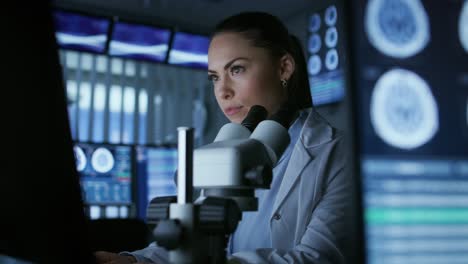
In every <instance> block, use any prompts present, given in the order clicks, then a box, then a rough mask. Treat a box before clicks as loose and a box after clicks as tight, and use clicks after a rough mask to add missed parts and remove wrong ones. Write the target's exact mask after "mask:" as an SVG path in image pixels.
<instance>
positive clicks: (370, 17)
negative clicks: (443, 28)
mask: <svg viewBox="0 0 468 264" xmlns="http://www.w3.org/2000/svg"><path fill="white" fill-rule="evenodd" d="M365 27H366V32H367V35H368V38H369V41H370V42H371V44H372V45H373V46H374V47H375V48H376V49H377V50H379V51H380V52H382V53H383V54H385V55H387V56H390V57H394V58H407V57H410V56H413V55H415V54H417V53H419V52H420V51H421V50H422V49H424V47H425V46H426V45H427V43H428V41H429V39H430V26H429V20H428V17H427V13H426V11H425V9H424V7H423V5H422V3H421V2H420V1H419V0H371V1H369V3H368V4H367V7H366V25H365Z"/></svg>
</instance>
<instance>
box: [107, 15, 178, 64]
mask: <svg viewBox="0 0 468 264" xmlns="http://www.w3.org/2000/svg"><path fill="white" fill-rule="evenodd" d="M170 36H171V31H170V30H169V29H164V28H158V27H153V26H146V25H137V24H131V23H125V22H116V23H115V24H114V28H113V30H112V37H111V40H110V44H109V54H110V55H113V56H118V57H123V58H132V59H140V60H148V61H152V62H164V61H165V60H166V55H167V51H168V48H169V40H170Z"/></svg>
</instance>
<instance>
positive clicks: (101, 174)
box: [73, 143, 133, 205]
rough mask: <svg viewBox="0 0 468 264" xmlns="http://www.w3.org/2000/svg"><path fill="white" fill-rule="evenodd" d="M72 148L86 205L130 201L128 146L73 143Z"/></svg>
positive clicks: (130, 153) (130, 183)
mask: <svg viewBox="0 0 468 264" xmlns="http://www.w3.org/2000/svg"><path fill="white" fill-rule="evenodd" d="M73 150H74V152H75V157H76V169H77V171H78V173H79V174H80V181H81V186H82V189H83V191H84V197H85V202H86V203H87V204H89V205H92V204H101V205H104V204H130V203H132V197H131V187H132V171H133V169H132V148H131V147H130V146H124V145H107V144H91V143H76V144H75V146H74V148H73Z"/></svg>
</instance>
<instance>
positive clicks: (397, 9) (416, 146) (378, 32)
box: [351, 0, 468, 264]
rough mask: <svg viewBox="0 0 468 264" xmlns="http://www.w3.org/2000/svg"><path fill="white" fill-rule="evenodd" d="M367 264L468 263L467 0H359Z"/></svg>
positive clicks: (356, 44)
mask: <svg viewBox="0 0 468 264" xmlns="http://www.w3.org/2000/svg"><path fill="white" fill-rule="evenodd" d="M351 11H352V16H353V19H352V21H353V23H352V24H353V27H352V36H353V39H354V41H353V49H352V51H353V52H354V54H353V58H354V59H353V62H352V68H353V70H354V71H353V76H354V79H355V82H354V87H353V88H354V91H353V92H354V93H355V99H356V101H355V106H356V108H355V110H356V112H355V113H356V115H355V119H356V121H357V126H356V132H357V140H358V143H359V144H358V150H359V152H358V153H357V156H356V157H358V161H357V162H358V164H359V167H360V175H361V182H362V185H361V186H362V187H361V188H362V198H363V199H362V205H363V209H364V212H363V218H364V235H365V239H366V240H365V241H366V259H367V263H369V264H374V263H468V251H467V250H466V249H467V246H468V244H467V243H468V229H467V227H468V45H467V44H468V43H467V38H468V31H467V30H468V22H467V21H468V1H437V0H434V1H419V0H398V1H395V0H370V1H365V0H358V1H353V5H352V10H351Z"/></svg>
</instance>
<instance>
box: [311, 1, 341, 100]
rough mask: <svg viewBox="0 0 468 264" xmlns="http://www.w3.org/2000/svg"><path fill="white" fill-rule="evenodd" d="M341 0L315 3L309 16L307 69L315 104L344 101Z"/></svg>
mask: <svg viewBox="0 0 468 264" xmlns="http://www.w3.org/2000/svg"><path fill="white" fill-rule="evenodd" d="M344 12H345V10H344V7H343V4H342V1H339V0H328V1H321V2H317V4H316V8H314V9H313V10H312V11H311V12H310V15H309V16H308V27H307V36H308V39H307V55H308V56H307V69H308V73H309V83H310V90H311V93H312V101H313V103H314V105H315V106H320V105H326V104H330V103H337V102H340V101H343V99H344V97H345V88H346V72H345V71H346V67H345V65H346V59H347V58H346V52H345V51H346V49H345V47H346V46H345V45H346V43H345V42H346V37H344V33H345V32H344V26H345V16H344Z"/></svg>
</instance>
